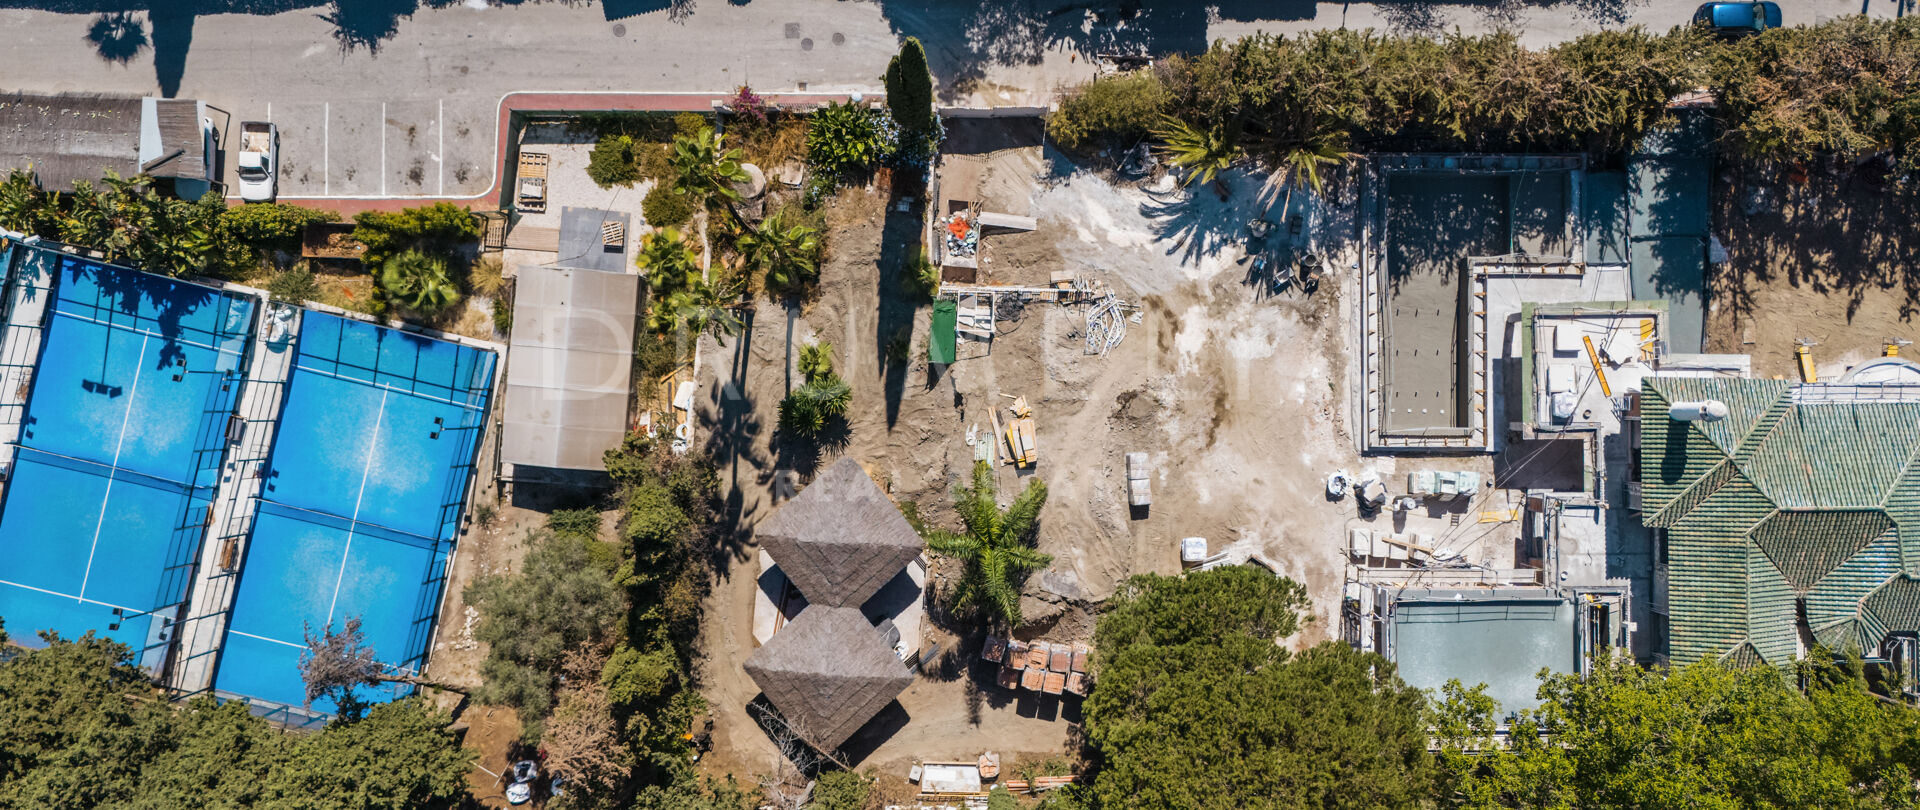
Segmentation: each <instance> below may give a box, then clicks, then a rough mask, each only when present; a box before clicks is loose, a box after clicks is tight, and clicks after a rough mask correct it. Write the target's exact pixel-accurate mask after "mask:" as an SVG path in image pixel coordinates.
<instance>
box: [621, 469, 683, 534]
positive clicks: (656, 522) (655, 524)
mask: <svg viewBox="0 0 1920 810" xmlns="http://www.w3.org/2000/svg"><path fill="white" fill-rule="evenodd" d="M626 513H627V517H626V521H625V522H624V523H622V524H621V526H620V535H621V536H622V537H624V538H626V539H627V540H628V541H629V542H631V543H633V544H634V547H635V548H636V549H642V548H647V549H651V548H654V547H658V546H662V545H666V544H669V543H672V542H673V541H675V540H677V539H679V537H680V534H681V533H682V532H685V531H686V530H687V528H688V527H689V526H691V525H692V521H691V519H689V518H688V517H687V513H686V510H683V509H681V508H680V505H679V504H678V503H676V502H675V501H674V497H673V493H672V492H670V491H668V490H667V488H666V487H664V486H661V485H659V484H655V483H646V484H641V485H639V486H636V487H634V488H633V490H632V491H631V492H628V493H627V508H626Z"/></svg>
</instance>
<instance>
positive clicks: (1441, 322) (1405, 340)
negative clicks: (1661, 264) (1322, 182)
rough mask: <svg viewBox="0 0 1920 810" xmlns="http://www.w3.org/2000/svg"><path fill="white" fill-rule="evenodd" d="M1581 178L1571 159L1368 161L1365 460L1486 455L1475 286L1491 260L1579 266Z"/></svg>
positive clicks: (1481, 313) (1487, 372) (1483, 360)
mask: <svg viewBox="0 0 1920 810" xmlns="http://www.w3.org/2000/svg"><path fill="white" fill-rule="evenodd" d="M1583 167H1584V160H1583V159H1582V158H1580V157H1577V156H1574V157H1555V156H1548V157H1531V156H1529V157H1512V156H1442V155H1380V156H1375V157H1374V158H1373V159H1372V161H1371V162H1370V163H1369V165H1368V171H1367V173H1366V176H1365V181H1364V182H1363V196H1362V201H1361V208H1362V220H1363V223H1364V224H1363V228H1364V235H1363V239H1364V241H1365V242H1366V243H1367V245H1368V249H1367V250H1366V251H1364V255H1365V259H1364V260H1363V270H1362V272H1363V277H1364V278H1363V295H1364V302H1363V319H1362V320H1363V330H1364V334H1363V338H1364V339H1365V351H1364V352H1363V360H1362V362H1363V367H1364V372H1365V374H1364V376H1365V382H1366V386H1365V387H1366V392H1365V395H1366V398H1367V402H1366V407H1365V415H1366V428H1367V429H1366V431H1365V447H1366V448H1367V449H1369V450H1391V449H1431V450H1453V451H1461V450H1465V451H1471V452H1492V449H1493V447H1492V445H1493V440H1492V432H1493V431H1492V430H1491V429H1490V426H1489V422H1490V410H1491V409H1490V407H1489V406H1488V401H1487V393H1488V392H1487V389H1488V387H1489V386H1488V385H1487V380H1488V378H1489V377H1490V376H1491V368H1490V365H1489V362H1488V359H1487V356H1488V354H1487V341H1488V340H1489V336H1488V335H1487V333H1486V332H1487V324H1486V321H1485V315H1486V312H1485V310H1486V307H1485V303H1484V300H1483V299H1482V298H1481V297H1480V296H1481V295H1482V291H1480V290H1478V289H1477V288H1476V284H1475V282H1476V274H1477V273H1481V272H1483V270H1482V269H1481V268H1484V267H1487V266H1489V263H1491V262H1494V261H1495V260H1496V259H1501V260H1504V259H1506V258H1508V257H1511V258H1512V259H1513V260H1514V262H1515V263H1518V264H1530V263H1534V262H1541V261H1561V262H1565V261H1572V259H1571V258H1570V257H1573V256H1578V255H1580V250H1579V247H1578V246H1579V244H1580V242H1581V240H1580V237H1579V234H1580V225H1581V219H1582V217H1581V216H1580V215H1579V213H1578V212H1579V211H1580V208H1579V206H1578V200H1579V193H1580V185H1581V182H1580V181H1581V177H1580V175H1581V170H1582V168H1583ZM1506 264H1508V263H1507V262H1505V261H1502V262H1501V264H1500V266H1499V268H1497V269H1496V271H1495V272H1510V271H1512V270H1513V269H1514V268H1510V267H1507V266H1506ZM1496 337H1497V336H1496Z"/></svg>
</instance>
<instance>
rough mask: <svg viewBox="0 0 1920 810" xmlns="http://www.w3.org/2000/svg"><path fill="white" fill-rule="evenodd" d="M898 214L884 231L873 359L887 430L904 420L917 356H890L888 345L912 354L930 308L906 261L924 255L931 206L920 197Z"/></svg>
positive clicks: (891, 214) (892, 212)
mask: <svg viewBox="0 0 1920 810" xmlns="http://www.w3.org/2000/svg"><path fill="white" fill-rule="evenodd" d="M914 199H915V201H914V202H912V203H911V204H909V205H908V206H907V210H905V211H901V210H899V206H897V205H894V204H891V203H889V204H888V206H887V215H886V216H887V218H886V222H885V224H884V225H882V227H881V230H880V258H879V259H878V260H877V264H878V271H879V272H878V277H879V280H880V281H879V284H880V315H879V317H878V318H876V319H875V320H874V335H873V337H874V341H873V342H874V355H875V357H874V360H875V362H876V363H877V364H878V365H877V366H876V367H877V368H879V369H880V374H881V384H882V388H883V390H884V392H885V396H886V401H887V429H888V430H892V429H893V426H894V424H895V423H896V422H898V421H899V420H900V402H901V400H902V399H903V398H904V397H905V396H906V391H907V375H908V372H909V370H911V368H912V366H913V364H912V362H911V360H912V357H911V356H910V355H909V356H906V357H901V356H898V352H897V350H896V352H893V353H890V352H889V351H888V344H889V343H892V342H894V341H895V340H896V339H901V338H904V339H905V341H906V345H907V346H908V349H907V351H909V352H911V350H912V349H911V347H912V345H913V343H912V335H913V322H914V318H915V316H916V314H917V313H918V312H919V311H920V308H921V307H923V306H926V305H927V304H928V302H927V300H926V299H925V297H924V296H920V295H916V294H915V292H914V290H913V289H912V286H913V285H912V282H911V281H910V280H909V279H908V278H907V272H906V267H907V262H908V260H909V259H912V258H914V257H916V256H918V255H920V250H921V241H922V238H923V234H924V231H923V220H922V219H921V218H922V217H923V216H924V215H925V208H926V206H925V205H924V204H923V203H921V202H919V201H918V200H919V198H914Z"/></svg>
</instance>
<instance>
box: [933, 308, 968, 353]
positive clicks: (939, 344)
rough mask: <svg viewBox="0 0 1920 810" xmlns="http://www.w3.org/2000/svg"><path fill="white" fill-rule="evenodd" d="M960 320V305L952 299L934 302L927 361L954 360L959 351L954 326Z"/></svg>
mask: <svg viewBox="0 0 1920 810" xmlns="http://www.w3.org/2000/svg"><path fill="white" fill-rule="evenodd" d="M959 322H960V312H959V305H957V304H955V303H954V302H952V301H935V302H933V334H932V336H931V337H929V338H928V339H927V362H929V363H952V362H953V357H954V354H955V352H956V351H957V349H956V348H955V347H954V341H955V340H957V339H958V338H957V337H956V336H955V334H954V331H953V327H954V325H955V324H957V323H959Z"/></svg>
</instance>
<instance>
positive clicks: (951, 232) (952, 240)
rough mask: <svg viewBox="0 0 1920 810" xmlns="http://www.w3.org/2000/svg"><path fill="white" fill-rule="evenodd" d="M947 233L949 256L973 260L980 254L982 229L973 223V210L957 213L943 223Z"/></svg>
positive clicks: (942, 225)
mask: <svg viewBox="0 0 1920 810" xmlns="http://www.w3.org/2000/svg"><path fill="white" fill-rule="evenodd" d="M941 227H943V228H945V229H946V232H947V252H946V254H945V255H947V256H959V257H961V258H966V259H971V258H973V256H974V254H976V253H979V252H980V229H979V228H978V227H976V226H975V225H974V223H973V212H972V211H971V210H966V211H955V212H954V213H953V215H952V216H949V217H947V218H946V219H945V220H943V221H942V222H941Z"/></svg>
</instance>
